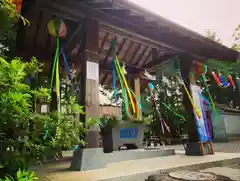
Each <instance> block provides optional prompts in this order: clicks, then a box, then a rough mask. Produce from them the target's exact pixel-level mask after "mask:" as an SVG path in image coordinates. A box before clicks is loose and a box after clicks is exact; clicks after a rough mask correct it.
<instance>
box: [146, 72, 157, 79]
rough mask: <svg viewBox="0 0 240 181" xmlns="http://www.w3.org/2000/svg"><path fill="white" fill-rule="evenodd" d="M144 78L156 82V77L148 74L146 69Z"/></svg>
mask: <svg viewBox="0 0 240 181" xmlns="http://www.w3.org/2000/svg"><path fill="white" fill-rule="evenodd" d="M144 76H145V77H146V78H147V79H149V80H156V76H153V75H151V74H149V73H148V71H147V70H146V69H145V72H144Z"/></svg>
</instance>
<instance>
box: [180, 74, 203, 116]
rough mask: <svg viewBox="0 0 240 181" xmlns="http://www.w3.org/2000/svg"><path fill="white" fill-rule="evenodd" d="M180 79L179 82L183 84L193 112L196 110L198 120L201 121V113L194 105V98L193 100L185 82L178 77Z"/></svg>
mask: <svg viewBox="0 0 240 181" xmlns="http://www.w3.org/2000/svg"><path fill="white" fill-rule="evenodd" d="M178 79H179V81H180V82H181V83H182V85H183V88H184V90H185V92H186V93H187V96H188V99H189V101H190V102H191V104H192V107H193V110H194V112H195V114H196V116H197V118H198V119H200V118H201V116H200V113H199V111H198V110H197V108H196V105H195V104H194V101H193V98H192V96H191V94H190V93H189V91H188V89H187V86H186V85H185V83H184V81H183V80H182V79H181V78H180V77H178Z"/></svg>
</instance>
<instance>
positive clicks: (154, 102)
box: [146, 83, 170, 134]
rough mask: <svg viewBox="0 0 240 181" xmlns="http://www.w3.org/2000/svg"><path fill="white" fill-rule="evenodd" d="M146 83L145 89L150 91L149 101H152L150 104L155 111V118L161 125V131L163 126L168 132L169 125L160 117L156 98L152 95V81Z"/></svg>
mask: <svg viewBox="0 0 240 181" xmlns="http://www.w3.org/2000/svg"><path fill="white" fill-rule="evenodd" d="M146 84H147V90H148V91H149V93H150V98H151V101H152V105H153V108H154V110H155V112H156V119H157V120H159V121H160V126H161V130H162V133H163V134H164V133H165V129H164V127H165V128H166V130H167V131H168V132H170V128H169V126H168V125H167V123H166V122H165V120H164V119H163V118H162V115H161V112H160V111H159V109H158V108H157V103H156V100H155V98H154V95H153V92H152V91H153V90H154V86H153V84H152V83H146Z"/></svg>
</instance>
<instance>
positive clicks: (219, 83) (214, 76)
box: [212, 72, 222, 87]
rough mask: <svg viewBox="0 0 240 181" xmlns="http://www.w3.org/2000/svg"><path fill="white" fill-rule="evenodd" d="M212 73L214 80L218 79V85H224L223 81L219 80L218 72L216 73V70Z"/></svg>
mask: <svg viewBox="0 0 240 181" xmlns="http://www.w3.org/2000/svg"><path fill="white" fill-rule="evenodd" d="M212 75H213V78H214V80H215V81H216V83H217V85H218V86H219V87H221V86H222V83H221V81H220V80H219V78H218V76H217V74H216V73H215V72H212Z"/></svg>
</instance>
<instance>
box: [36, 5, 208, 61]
mask: <svg viewBox="0 0 240 181" xmlns="http://www.w3.org/2000/svg"><path fill="white" fill-rule="evenodd" d="M41 7H42V8H48V9H51V11H52V10H54V11H55V10H58V11H59V10H60V11H61V13H64V12H66V13H68V14H71V15H72V16H75V17H77V16H84V15H83V14H85V16H86V14H87V15H88V16H91V17H93V18H95V19H98V20H100V21H105V22H107V23H109V24H112V25H114V26H117V27H121V28H123V29H126V30H127V31H130V32H131V33H132V32H137V34H139V35H140V36H143V37H149V38H150V39H152V40H153V41H155V42H156V43H157V44H160V45H161V46H164V47H167V48H170V49H173V50H175V51H178V52H185V53H187V54H190V55H192V56H193V57H195V58H196V59H203V60H204V59H206V58H207V57H205V58H204V57H202V56H199V55H197V54H196V53H192V52H189V51H188V50H186V49H183V48H178V47H177V46H174V45H172V44H173V43H174V42H176V40H175V41H174V42H173V41H171V42H170V43H168V42H169V41H168V40H169V36H170V35H168V36H166V35H161V34H159V32H158V31H159V30H155V31H156V32H149V31H147V30H145V29H144V28H142V27H140V26H138V25H137V24H133V23H132V22H128V21H127V20H124V19H122V18H120V17H114V16H110V15H109V14H108V13H105V12H102V11H99V10H96V9H93V8H91V7H88V6H86V5H84V4H82V3H73V2H68V1H63V0H59V1H58V3H45V4H42V5H41ZM73 7H74V9H73ZM79 12H81V13H80V14H79ZM131 33H130V34H131ZM180 47H181V46H180Z"/></svg>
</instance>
